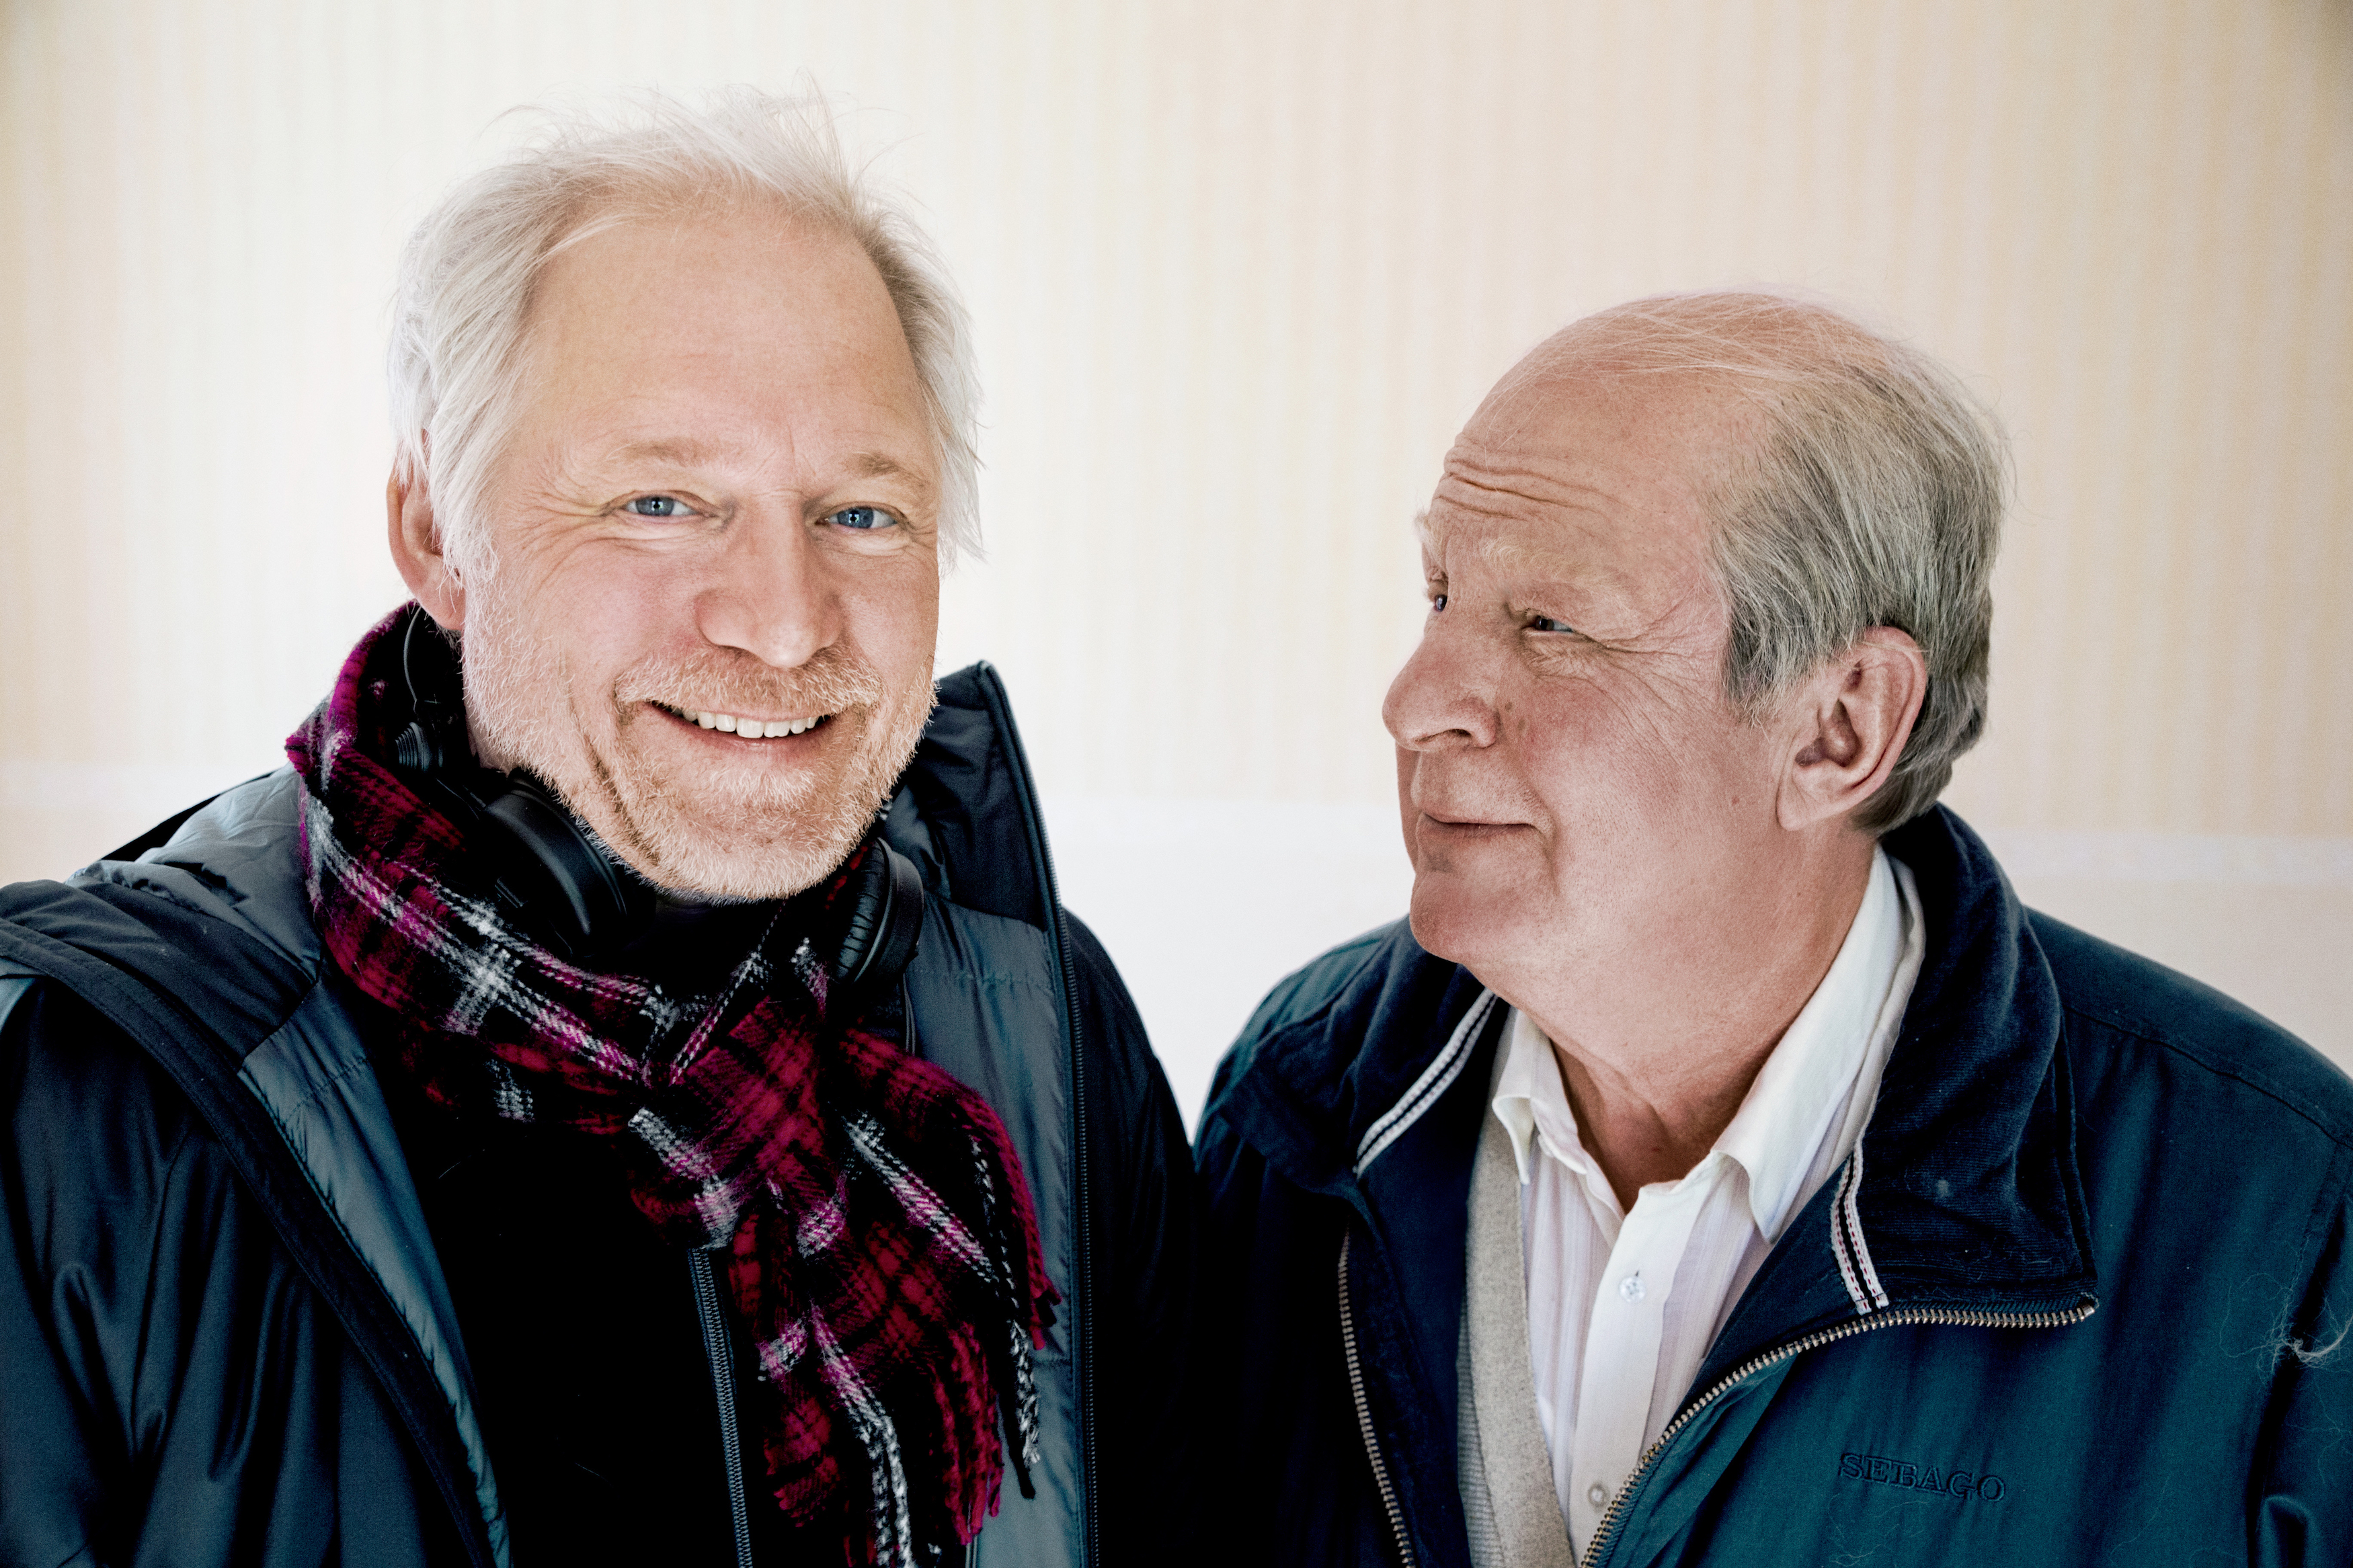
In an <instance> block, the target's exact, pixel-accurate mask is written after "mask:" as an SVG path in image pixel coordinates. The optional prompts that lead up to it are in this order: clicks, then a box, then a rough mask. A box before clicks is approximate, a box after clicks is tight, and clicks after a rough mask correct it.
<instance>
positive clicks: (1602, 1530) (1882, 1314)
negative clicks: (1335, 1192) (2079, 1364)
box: [1340, 1245, 2095, 1568]
mask: <svg viewBox="0 0 2353 1568" xmlns="http://www.w3.org/2000/svg"><path fill="white" fill-rule="evenodd" d="M1340 1267H1341V1276H1342V1279H1343V1280H1344V1281H1345V1279H1346V1271H1347V1248H1346V1247H1345V1245H1344V1246H1343V1247H1341V1265H1340ZM1343 1293H1344V1296H1345V1284H1344V1285H1343ZM2094 1306H2095V1303H2094V1302H2090V1301H2085V1302H2084V1303H2083V1304H2082V1305H2080V1306H2075V1307H2071V1308H2069V1309H2068V1310H2066V1311H2063V1312H1972V1311H1966V1310H1958V1309H1955V1308H1950V1307H1892V1308H1885V1309H1883V1310H1879V1311H1876V1312H1873V1313H1872V1314H1871V1315H1870V1316H1869V1317H1859V1318H1850V1319H1848V1320H1847V1321H1845V1322H1843V1323H1839V1324H1837V1325H1835V1326H1833V1327H1831V1328H1827V1329H1822V1330H1820V1331H1817V1332H1814V1333H1810V1334H1808V1335H1806V1336H1805V1337H1804V1338H1802V1339H1796V1340H1791V1341H1790V1342H1788V1344H1785V1345H1781V1346H1778V1347H1777V1348H1776V1349H1773V1350H1769V1351H1767V1352H1764V1353H1763V1354H1761V1355H1758V1356H1757V1357H1755V1358H1754V1359H1752V1360H1750V1361H1748V1362H1746V1363H1742V1364H1741V1365H1740V1366H1738V1367H1736V1368H1734V1369H1733V1370H1732V1371H1731V1372H1729V1373H1725V1376H1724V1377H1723V1379H1722V1380H1721V1381H1719V1382H1718V1383H1717V1384H1715V1387H1713V1388H1711V1389H1709V1390H1708V1391H1707V1392H1706V1393H1705V1394H1701V1395H1700V1396H1699V1397H1698V1398H1697V1399H1694V1400H1693V1401H1692V1402H1691V1403H1690V1404H1689V1405H1684V1406H1683V1410H1682V1413H1681V1414H1679V1415H1676V1417H1675V1418H1674V1419H1673V1420H1672V1421H1670V1422H1668V1423H1667V1424H1666V1426H1665V1427H1664V1429H1662V1431H1661V1432H1660V1433H1659V1440H1658V1441H1657V1442H1655V1443H1653V1444H1651V1447H1650V1448H1649V1449H1648V1450H1647V1451H1646V1452H1644V1454H1643V1455H1642V1459H1641V1463H1640V1464H1638V1465H1636V1466H1635V1467H1634V1473H1633V1474H1632V1475H1630V1476H1628V1477H1627V1478H1626V1484H1625V1485H1624V1486H1621V1487H1620V1488H1619V1489H1618V1493H1617V1495H1616V1496H1615V1497H1612V1498H1611V1499H1610V1500H1609V1509H1608V1510H1606V1511H1605V1512H1604V1513H1603V1514H1602V1516H1601V1522H1600V1524H1599V1526H1597V1527H1596V1528H1595V1530H1594V1531H1593V1540H1592V1541H1591V1542H1589V1543H1588V1545H1587V1546H1586V1548H1585V1557H1584V1560H1583V1562H1582V1563H1580V1564H1579V1568H1597V1565H1598V1564H1599V1563H1600V1561H1601V1556H1602V1552H1603V1551H1604V1550H1605V1549H1606V1548H1607V1547H1608V1545H1609V1538H1610V1536H1611V1534H1612V1533H1613V1532H1615V1531H1616V1530H1617V1528H1618V1524H1619V1521H1620V1520H1621V1519H1623V1518H1624V1517H1625V1510H1626V1500H1627V1499H1629V1498H1630V1497H1632V1496H1633V1495H1634V1493H1635V1492H1636V1491H1638V1490H1640V1489H1641V1484H1642V1479H1643V1478H1644V1477H1645V1476H1647V1475H1648V1474H1649V1473H1650V1469H1651V1466H1652V1465H1654V1464H1656V1463H1657V1462H1658V1458H1659V1456H1660V1455H1661V1454H1662V1453H1664V1452H1665V1451H1666V1447H1667V1445H1668V1444H1669V1443H1671V1442H1672V1441H1673V1440H1674V1437H1675V1435H1676V1434H1677V1433H1679V1432H1681V1431H1682V1430H1683V1428H1684V1427H1685V1426H1690V1425H1691V1423H1692V1420H1693V1418H1694V1417H1695V1416H1697V1415H1699V1413H1700V1412H1701V1411H1703V1410H1704V1409H1706V1408H1707V1407H1708V1406H1709V1405H1713V1404H1715V1401H1716V1400H1717V1399H1719V1398H1720V1397H1722V1396H1723V1395H1724V1394H1727V1393H1729V1392H1730V1391H1731V1390H1732V1389H1734V1388H1735V1387H1736V1386H1738V1385H1739V1384H1743V1383H1746V1381H1747V1380H1748V1379H1750V1378H1752V1377H1754V1376H1756V1375H1757V1373H1760V1372H1763V1371H1764V1370H1765V1369H1766V1368H1767V1367H1769V1366H1778V1365H1779V1364H1780V1363H1782V1362H1785V1361H1788V1359H1790V1358H1791V1357H1792V1356H1797V1355H1801V1354H1803V1353H1804V1352H1807V1351H1810V1350H1818V1349H1820V1347H1821V1346H1823V1345H1826V1344H1830V1343H1831V1342H1833V1341H1837V1340H1844V1339H1852V1338H1853V1337H1854V1336H1855V1335H1857V1334H1862V1333H1868V1332H1870V1331H1872V1330H1873V1329H1892V1328H1899V1327H1902V1326H1904V1325H1906V1324H1922V1323H1926V1324H1931V1325H1934V1326H1936V1327H1939V1328H1964V1329H2063V1328H2066V1327H2068V1326H2069V1325H2071V1324H2074V1323H2080V1322H2082V1321H2084V1319H2086V1318H2088V1317H2090V1316H2091V1315H2092V1312H2093V1310H2094ZM1348 1366H1349V1372H1350V1374H1351V1375H1352V1376H1353V1375H1354V1373H1355V1370H1356V1354H1355V1352H1354V1351H1353V1350H1352V1351H1351V1352H1350V1353H1349V1357H1348ZM1356 1408H1357V1410H1358V1412H1359V1413H1360V1414H1361V1413H1362V1411H1363V1410H1364V1396H1363V1394H1361V1393H1360V1394H1358V1395H1357V1398H1356ZM1371 1431H1372V1429H1371V1427H1369V1426H1367V1427H1366V1436H1367V1437H1368V1438H1369V1437H1370V1436H1371Z"/></svg>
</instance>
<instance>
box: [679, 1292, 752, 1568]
mask: <svg viewBox="0 0 2353 1568" xmlns="http://www.w3.org/2000/svg"><path fill="white" fill-rule="evenodd" d="M686 1268H687V1272H688V1273H690V1274H691V1275H692V1276H693V1277H694V1315H695V1316H696V1317H697V1318H699V1319H701V1320H702V1349H703V1352H704V1353H705V1354H706V1355H708V1356H709V1357H710V1358H711V1383H712V1387H713V1388H715V1389H717V1390H718V1393H719V1447H720V1449H721V1451H722V1452H723V1453H724V1454H725V1455H726V1457H727V1512H728V1516H729V1517H730V1518H731V1519H733V1521H734V1523H735V1568H752V1510H751V1509H750V1508H749V1507H748V1506H747V1505H746V1504H745V1502H744V1448H743V1442H744V1439H743V1436H742V1434H741V1433H739V1432H738V1431H737V1430H736V1427H735V1357H734V1354H733V1352H732V1351H731V1350H730V1349H729V1346H728V1340H727V1320H726V1319H724V1318H723V1317H721V1316H720V1314H719V1281H718V1279H717V1278H716V1275H715V1273H714V1271H713V1270H712V1267H711V1254H710V1253H708V1252H706V1251H703V1250H702V1248H700V1247H697V1248H695V1249H694V1250H693V1251H691V1252H689V1253H688V1254H687V1255H686Z"/></svg>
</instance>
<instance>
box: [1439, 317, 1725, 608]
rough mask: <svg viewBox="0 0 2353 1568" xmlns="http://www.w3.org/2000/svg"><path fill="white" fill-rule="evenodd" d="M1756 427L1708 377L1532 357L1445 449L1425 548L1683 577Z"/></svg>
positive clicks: (1500, 562) (1485, 558) (1496, 561)
mask: <svg viewBox="0 0 2353 1568" xmlns="http://www.w3.org/2000/svg"><path fill="white" fill-rule="evenodd" d="M1534 357H1535V356H1531V358H1532V359H1533V358H1534ZM1749 434H1750V421H1749V420H1748V419H1747V418H1746V411H1745V410H1744V409H1743V408H1742V407H1741V406H1740V405H1738V403H1737V402H1736V400H1735V399H1732V398H1730V397H1728V396H1726V395H1724V393H1723V392H1722V390H1721V389H1720V388H1717V387H1715V386H1712V385H1710V384H1706V383H1705V382H1704V380H1703V379H1702V378H1698V377H1694V376H1689V375H1678V376H1664V375H1637V374H1623V373H1620V372H1615V371H1612V370H1610V369H1609V368H1608V367H1606V366H1605V367H1595V366H1591V365H1588V364H1583V363H1577V362H1575V361H1563V362H1556V363H1550V364H1544V365H1539V366H1537V367H1536V368H1535V371H1534V372H1531V370H1530V367H1529V366H1528V365H1527V364H1525V363H1524V364H1523V366H1522V367H1521V369H1519V370H1516V371H1514V374H1513V375H1512V376H1510V377H1507V378H1506V379H1505V380H1504V383H1503V384H1500V385H1499V386H1497V387H1496V389H1495V390H1494V392H1493V393H1492V394H1490V395H1489V396H1488V398H1487V400H1486V402H1485V403H1484V404H1482V405H1481V406H1480V408H1479V411H1478V412H1477V413H1476V414H1475V415H1473V416H1472V419H1471V422H1470V423H1469V424H1468V425H1466V426H1464V427H1463V430H1462V434H1461V436H1460V437H1457V438H1456V440H1455V443H1454V446H1453V447H1452V448H1451V450H1450V451H1449V452H1448V453H1447V456H1446V468H1445V472H1444V474H1443V475H1442V476H1441V478H1440V480H1439V484H1438V489H1437V490H1436V491H1435V493H1434V494H1433V495H1432V496H1431V498H1430V510H1429V511H1428V512H1427V514H1425V517H1424V519H1423V520H1422V523H1421V526H1420V532H1421V534H1422V538H1423V543H1424V546H1425V548H1427V549H1429V550H1430V552H1431V553H1432V555H1433V557H1435V558H1438V559H1440V560H1441V561H1442V560H1444V559H1445V558H1446V557H1447V556H1449V555H1450V554H1453V553H1458V552H1462V551H1464V550H1466V549H1467V550H1469V551H1471V552H1473V553H1475V555H1476V557H1477V558H1478V559H1479V560H1481V561H1482V562H1483V563H1487V564H1489V565H1492V566H1493V567H1495V568H1497V569H1498V570H1522V571H1525V570H1528V569H1532V568H1537V567H1544V568H1546V569H1553V570H1566V569H1568V568H1571V567H1574V568H1576V569H1577V572H1578V574H1594V573H1601V572H1606V573H1609V574H1611V575H1615V576H1620V577H1626V576H1640V575H1645V574H1651V573H1664V574H1672V575H1675V576H1681V575H1683V574H1685V573H1687V572H1688V571H1690V570H1691V569H1693V568H1694V566H1695V565H1696V564H1698V563H1702V562H1703V561H1704V557H1705V554H1706V549H1707V543H1708V532H1709V528H1710V522H1709V518H1710V514H1711V510H1712V506H1713V503H1714V501H1715V499H1716V498H1717V496H1718V494H1719V493H1720V491H1721V489H1722V488H1723V485H1724V484H1725V480H1726V478H1727V476H1728V475H1729V474H1730V473H1731V472H1732V471H1733V469H1734V468H1735V467H1736V463H1737V461H1738V459H1739V457H1740V455H1741V454H1742V453H1743V452H1744V451H1745V450H1746V441H1747V439H1748V438H1749Z"/></svg>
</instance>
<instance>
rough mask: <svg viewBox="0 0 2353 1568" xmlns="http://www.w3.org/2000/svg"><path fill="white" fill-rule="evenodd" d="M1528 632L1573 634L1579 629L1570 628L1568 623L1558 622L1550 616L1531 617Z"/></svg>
mask: <svg viewBox="0 0 2353 1568" xmlns="http://www.w3.org/2000/svg"><path fill="white" fill-rule="evenodd" d="M1528 630H1530V631H1532V632H1573V631H1575V630H1577V628H1576V627H1575V626H1570V625H1569V624H1568V623H1567V621H1556V620H1554V619H1553V618H1552V617H1551V616H1529V617H1528Z"/></svg>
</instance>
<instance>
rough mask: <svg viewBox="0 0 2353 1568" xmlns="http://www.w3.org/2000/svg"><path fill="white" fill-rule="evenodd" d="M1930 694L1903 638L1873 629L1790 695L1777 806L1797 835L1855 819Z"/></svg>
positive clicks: (1920, 662) (1916, 655) (1890, 769)
mask: <svg viewBox="0 0 2353 1568" xmlns="http://www.w3.org/2000/svg"><path fill="white" fill-rule="evenodd" d="M1927 695H1928V661H1927V659H1926V658H1925V657H1924V656H1923V655H1922V654H1921V652H1920V645H1919V644H1918V643H1915V642H1914V641H1913V640H1912V638H1911V636H1910V635H1909V634H1908V633H1905V632H1901V631H1898V630H1896V629H1895V628H1894V626H1873V627H1872V628H1871V629H1870V630H1869V631H1866V632H1864V633H1863V634H1862V637H1858V638H1856V639H1855V642H1854V646H1853V647H1850V648H1848V649H1847V650H1846V651H1845V652H1843V653H1841V654H1840V655H1839V656H1838V657H1837V658H1831V659H1829V660H1826V661H1825V662H1824V663H1823V665H1822V668H1820V670H1818V671H1816V672H1815V674H1814V675H1813V677H1812V678H1811V679H1809V680H1808V681H1806V682H1805V684H1804V685H1802V686H1800V687H1799V689H1798V690H1797V691H1796V692H1794V693H1792V694H1791V697H1790V702H1789V706H1788V709H1787V710H1786V711H1787V712H1788V715H1789V718H1790V720H1791V721H1792V728H1793V729H1794V731H1795V733H1794V734H1793V735H1792V736H1791V738H1790V740H1791V744H1790V751H1789V762H1788V767H1787V768H1786V769H1785V770H1784V772H1783V773H1782V777H1781V789H1780V795H1779V797H1778V800H1777V802H1776V808H1777V811H1778V816H1779V817H1780V822H1781V826H1783V827H1786V828H1788V829H1791V830H1792V831H1795V830H1797V829H1799V828H1805V827H1810V826H1814V825H1815V824H1816V823H1819V822H1826V821H1829V820H1831V819H1832V818H1834V817H1839V816H1847V815H1849V814H1851V813H1852V812H1853V811H1854V810H1855V808H1856V807H1858V806H1860V805H1862V803H1863V802H1864V801H1866V800H1869V799H1870V798H1871V797H1872V795H1874V794H1875V793H1877V792H1878V790H1879V789H1880V787H1881V786H1882V785H1883V784H1886V783H1887V776H1888V775H1889V774H1890V773H1894V771H1895V763H1896V759H1897V758H1899V757H1901V756H1902V755H1903V754H1904V743H1905V742H1906V741H1908V740H1910V739H1911V738H1912V726H1913V724H1914V722H1915V721H1917V720H1918V718H1919V717H1920V704H1921V703H1922V702H1923V701H1924V700H1926V698H1927Z"/></svg>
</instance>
